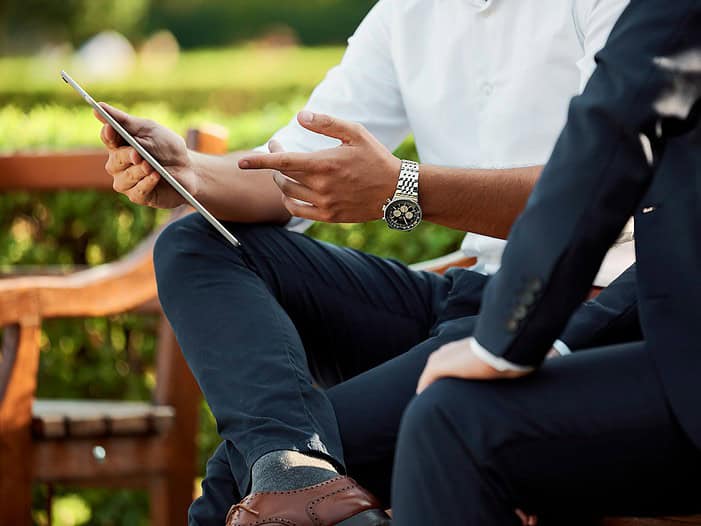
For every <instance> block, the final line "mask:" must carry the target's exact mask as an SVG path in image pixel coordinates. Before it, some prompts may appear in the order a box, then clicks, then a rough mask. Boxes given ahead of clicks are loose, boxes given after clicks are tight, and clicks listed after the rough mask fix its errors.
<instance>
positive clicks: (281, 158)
mask: <svg viewBox="0 0 701 526" xmlns="http://www.w3.org/2000/svg"><path fill="white" fill-rule="evenodd" d="M314 159H315V156H314V154H309V153H284V152H277V153H262V154H255V155H247V156H245V157H243V158H241V159H240V160H239V168H241V169H242V170H262V169H266V168H267V169H269V170H278V171H280V172H307V171H309V170H310V168H311V167H312V164H313V161H314Z"/></svg>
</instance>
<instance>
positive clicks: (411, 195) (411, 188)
mask: <svg viewBox="0 0 701 526" xmlns="http://www.w3.org/2000/svg"><path fill="white" fill-rule="evenodd" d="M397 160H398V161H399V176H398V178H397V184H396V186H395V188H394V190H393V192H392V193H391V194H390V197H388V199H387V200H386V201H385V204H384V205H383V207H382V215H383V219H384V221H385V222H386V223H387V226H388V227H389V228H391V229H392V230H402V231H405V232H409V231H411V230H414V229H415V228H416V227H417V226H418V225H419V224H420V223H421V220H422V217H423V212H422V211H421V205H420V204H419V175H420V173H419V172H420V165H419V163H417V162H414V161H407V160H403V161H402V160H399V159H397Z"/></svg>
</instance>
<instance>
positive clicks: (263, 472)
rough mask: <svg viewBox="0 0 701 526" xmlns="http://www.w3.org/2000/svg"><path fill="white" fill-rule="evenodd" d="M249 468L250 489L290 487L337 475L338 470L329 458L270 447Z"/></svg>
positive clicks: (254, 490)
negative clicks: (276, 449) (271, 449)
mask: <svg viewBox="0 0 701 526" xmlns="http://www.w3.org/2000/svg"><path fill="white" fill-rule="evenodd" d="M251 471H252V478H253V482H252V487H251V493H257V492H260V491H290V490H293V489H300V488H304V487H307V486H313V485H314V484H319V483H321V482H325V481H327V480H330V479H332V478H334V477H338V471H336V468H334V467H333V464H331V463H330V462H328V461H326V460H324V459H321V458H318V457H313V456H311V455H305V454H304V453H299V452H298V451H273V452H272V453H268V454H266V455H263V456H262V457H260V458H259V459H258V460H257V461H256V463H255V464H253V468H252V470H251Z"/></svg>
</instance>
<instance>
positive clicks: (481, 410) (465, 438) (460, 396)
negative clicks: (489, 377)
mask: <svg viewBox="0 0 701 526" xmlns="http://www.w3.org/2000/svg"><path fill="white" fill-rule="evenodd" d="M497 403H498V402H497V400H496V399H495V398H494V397H492V396H491V390H490V389H485V385H484V384H483V383H477V382H465V381H463V380H455V379H446V380H439V381H438V382H436V383H435V384H433V385H432V386H430V387H429V388H428V389H426V390H425V391H424V392H423V393H421V394H420V395H419V396H417V397H416V398H414V400H413V401H412V402H411V403H410V404H409V406H408V407H407V409H406V411H405V413H404V416H403V418H402V424H401V429H400V440H401V441H402V442H404V443H407V442H409V443H412V444H413V446H412V447H420V448H428V449H435V450H440V449H441V447H443V446H445V445H447V444H449V443H456V442H458V443H460V444H461V447H464V448H466V449H467V450H468V451H469V452H470V455H471V457H472V458H473V459H474V460H475V461H477V462H478V463H488V462H489V459H490V458H492V456H493V454H494V452H495V451H496V450H497V449H498V437H499V436H500V433H499V432H498V431H497V430H496V429H494V426H495V418H494V415H495V414H496V411H495V409H496V405H497Z"/></svg>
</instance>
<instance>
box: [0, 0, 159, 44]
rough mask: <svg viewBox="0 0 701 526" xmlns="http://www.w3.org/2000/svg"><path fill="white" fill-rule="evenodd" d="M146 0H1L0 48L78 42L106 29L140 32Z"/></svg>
mask: <svg viewBox="0 0 701 526" xmlns="http://www.w3.org/2000/svg"><path fill="white" fill-rule="evenodd" d="M149 6H150V0H61V1H60V2H56V1H51V0H4V1H3V2H2V3H1V4H0V46H1V47H0V51H2V50H3V49H5V50H13V51H15V52H17V51H29V50H32V49H33V48H35V47H37V46H40V45H45V44H56V43H61V42H65V41H69V42H71V43H73V44H79V43H81V42H82V41H83V40H85V39H86V38H88V37H90V36H92V35H94V34H95V33H98V32H99V31H103V30H106V29H115V30H117V31H119V32H121V33H124V34H125V35H127V36H128V37H138V36H139V35H141V34H143V29H144V28H145V26H146V17H147V16H148V13H149Z"/></svg>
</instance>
